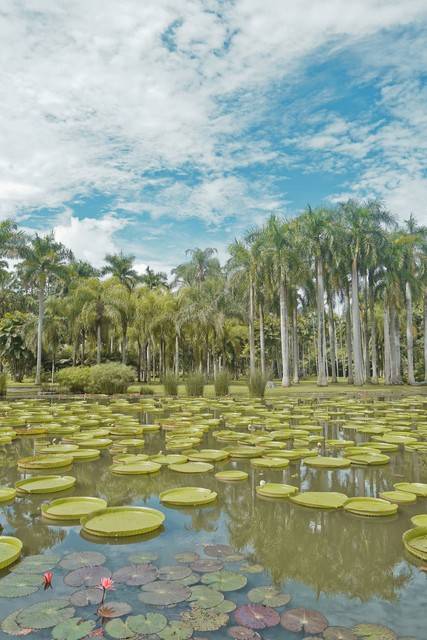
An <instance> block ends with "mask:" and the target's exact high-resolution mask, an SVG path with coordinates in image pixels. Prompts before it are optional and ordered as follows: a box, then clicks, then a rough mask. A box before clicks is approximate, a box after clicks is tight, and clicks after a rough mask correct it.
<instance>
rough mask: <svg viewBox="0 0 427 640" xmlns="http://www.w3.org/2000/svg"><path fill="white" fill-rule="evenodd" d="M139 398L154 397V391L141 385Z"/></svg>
mask: <svg viewBox="0 0 427 640" xmlns="http://www.w3.org/2000/svg"><path fill="white" fill-rule="evenodd" d="M139 393H140V395H141V396H154V393H155V392H154V389H153V388H152V387H147V385H145V384H143V385H142V387H141V388H140V390H139Z"/></svg>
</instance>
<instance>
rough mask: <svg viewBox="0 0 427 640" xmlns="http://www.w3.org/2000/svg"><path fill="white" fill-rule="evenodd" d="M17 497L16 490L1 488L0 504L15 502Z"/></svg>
mask: <svg viewBox="0 0 427 640" xmlns="http://www.w3.org/2000/svg"><path fill="white" fill-rule="evenodd" d="M15 496H16V489H14V488H13V487H0V504H1V503H3V502H9V500H14V498H15Z"/></svg>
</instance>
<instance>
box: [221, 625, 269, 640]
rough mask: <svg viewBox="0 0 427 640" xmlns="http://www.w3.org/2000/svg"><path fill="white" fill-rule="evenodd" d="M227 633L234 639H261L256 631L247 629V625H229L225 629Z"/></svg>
mask: <svg viewBox="0 0 427 640" xmlns="http://www.w3.org/2000/svg"><path fill="white" fill-rule="evenodd" d="M227 635H229V636H230V638H234V640H262V636H260V635H259V633H258V631H255V630H254V629H248V627H240V626H238V627H230V628H229V629H227Z"/></svg>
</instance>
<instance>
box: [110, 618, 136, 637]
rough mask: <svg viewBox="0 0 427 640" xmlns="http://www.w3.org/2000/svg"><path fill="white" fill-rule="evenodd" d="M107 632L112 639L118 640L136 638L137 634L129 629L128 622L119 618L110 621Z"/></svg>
mask: <svg viewBox="0 0 427 640" xmlns="http://www.w3.org/2000/svg"><path fill="white" fill-rule="evenodd" d="M105 630H106V632H107V633H108V635H109V636H111V637H112V638H117V639H118V640H126V639H127V638H134V637H135V636H136V634H135V633H134V632H133V631H132V630H131V629H130V628H129V627H128V625H127V622H126V621H125V622H123V620H120V619H119V618H117V619H116V620H110V621H109V622H107V624H106V625H105Z"/></svg>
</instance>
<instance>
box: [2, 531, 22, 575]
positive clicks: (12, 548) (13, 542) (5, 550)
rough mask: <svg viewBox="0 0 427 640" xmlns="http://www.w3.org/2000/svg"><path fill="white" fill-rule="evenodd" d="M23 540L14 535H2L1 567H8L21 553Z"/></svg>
mask: <svg viewBox="0 0 427 640" xmlns="http://www.w3.org/2000/svg"><path fill="white" fill-rule="evenodd" d="M21 551H22V542H21V540H20V539H19V538H14V537H13V536H0V569H4V568H5V567H8V566H9V565H10V564H12V563H13V562H15V560H17V559H18V558H19V556H20V555H21Z"/></svg>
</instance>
